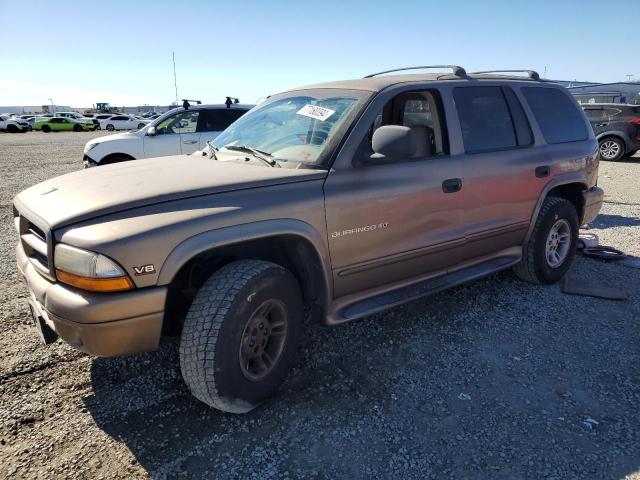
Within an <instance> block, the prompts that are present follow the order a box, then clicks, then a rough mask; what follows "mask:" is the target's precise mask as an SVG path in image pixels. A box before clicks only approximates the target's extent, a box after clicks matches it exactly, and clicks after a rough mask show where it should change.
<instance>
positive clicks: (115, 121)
mask: <svg viewBox="0 0 640 480" xmlns="http://www.w3.org/2000/svg"><path fill="white" fill-rule="evenodd" d="M99 122H100V128H103V129H105V130H108V131H110V132H113V131H114V130H139V129H141V128H142V127H144V126H145V125H147V124H148V123H149V120H147V119H145V118H137V117H136V116H135V115H113V116H111V117H109V118H105V119H104V120H99Z"/></svg>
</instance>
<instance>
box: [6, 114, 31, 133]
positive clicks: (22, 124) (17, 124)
mask: <svg viewBox="0 0 640 480" xmlns="http://www.w3.org/2000/svg"><path fill="white" fill-rule="evenodd" d="M0 130H2V131H3V132H9V133H18V132H26V131H28V130H31V127H30V126H29V123H28V122H27V121H26V120H23V119H21V118H18V117H12V116H10V115H4V114H3V115H0Z"/></svg>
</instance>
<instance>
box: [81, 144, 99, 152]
mask: <svg viewBox="0 0 640 480" xmlns="http://www.w3.org/2000/svg"><path fill="white" fill-rule="evenodd" d="M98 145H99V143H87V144H86V145H85V146H84V153H87V152H88V151H89V150H91V149H92V148H95V147H97V146H98Z"/></svg>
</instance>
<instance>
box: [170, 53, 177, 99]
mask: <svg viewBox="0 0 640 480" xmlns="http://www.w3.org/2000/svg"><path fill="white" fill-rule="evenodd" d="M171 55H172V57H173V86H174V87H175V89H176V105H178V77H177V76H176V52H171Z"/></svg>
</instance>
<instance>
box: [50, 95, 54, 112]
mask: <svg viewBox="0 0 640 480" xmlns="http://www.w3.org/2000/svg"><path fill="white" fill-rule="evenodd" d="M49 101H50V102H51V111H50V112H49V113H50V114H51V115H53V114H54V111H53V110H54V108H53V98H50V99H49Z"/></svg>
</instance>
